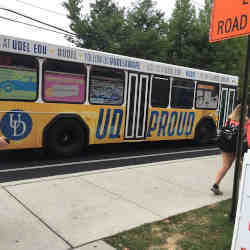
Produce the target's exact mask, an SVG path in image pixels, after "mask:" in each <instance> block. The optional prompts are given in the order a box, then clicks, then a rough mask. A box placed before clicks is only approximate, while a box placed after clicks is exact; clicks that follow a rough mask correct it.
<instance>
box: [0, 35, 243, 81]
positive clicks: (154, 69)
mask: <svg viewBox="0 0 250 250" xmlns="http://www.w3.org/2000/svg"><path fill="white" fill-rule="evenodd" d="M0 51H5V52H10V53H17V54H25V55H31V56H36V57H44V58H51V59H57V60H64V61H72V62H78V63H84V64H90V65H98V66H104V67H112V68H117V69H124V70H130V71H138V72H143V73H150V74H159V75H165V76H173V77H180V78H185V79H192V80H198V81H209V82H217V83H223V84H228V85H235V86H237V85H238V80H239V78H238V77H237V76H232V75H226V74H220V73H215V72H210V71H204V70H199V69H194V68H188V67H182V66H177V65H172V64H166V63H161V62H155V61H150V60H144V59H138V58H133V57H127V56H122V55H116V54H112V53H107V52H101V51H95V50H89V49H82V48H77V47H66V46H61V45H55V44H48V43H45V42H39V41H33V40H28V39H22V38H17V37H11V36H5V35H1V34H0Z"/></svg>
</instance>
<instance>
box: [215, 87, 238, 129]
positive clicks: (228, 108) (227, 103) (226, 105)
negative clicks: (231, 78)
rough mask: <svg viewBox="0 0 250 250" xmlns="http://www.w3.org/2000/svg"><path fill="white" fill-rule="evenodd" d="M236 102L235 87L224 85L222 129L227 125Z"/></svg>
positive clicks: (220, 114) (220, 109)
mask: <svg viewBox="0 0 250 250" xmlns="http://www.w3.org/2000/svg"><path fill="white" fill-rule="evenodd" d="M234 104H235V89H233V88H226V87H222V88H221V95H220V107H219V126H218V128H219V129H221V128H222V127H223V126H224V125H225V122H226V120H227V117H228V115H229V114H231V113H232V111H233V108H234Z"/></svg>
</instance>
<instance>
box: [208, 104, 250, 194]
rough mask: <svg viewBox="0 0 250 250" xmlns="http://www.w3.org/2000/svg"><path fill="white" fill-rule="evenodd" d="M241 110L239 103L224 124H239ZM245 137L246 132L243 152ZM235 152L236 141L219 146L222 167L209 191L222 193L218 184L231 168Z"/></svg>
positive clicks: (245, 145) (244, 146)
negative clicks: (228, 145)
mask: <svg viewBox="0 0 250 250" xmlns="http://www.w3.org/2000/svg"><path fill="white" fill-rule="evenodd" d="M240 111H241V104H238V105H237V106H236V108H235V109H234V110H233V112H232V113H231V114H230V115H229V116H228V119H227V122H226V124H228V123H229V125H230V126H239V122H240V113H241V112H240ZM246 113H247V108H246ZM244 117H245V119H244V124H245V123H246V121H247V119H248V117H247V116H246V115H245V116H244ZM247 148H248V146H247V138H246V133H245V132H244V142H243V149H242V151H243V152H245V151H246V150H247ZM235 152H236V143H234V144H233V145H232V146H231V147H229V148H223V147H222V148H221V157H222V167H221V168H220V169H219V170H218V172H217V175H216V178H215V183H214V185H213V186H212V188H211V191H212V192H213V193H214V194H215V195H222V194H223V193H222V192H221V190H220V188H219V185H220V182H221V180H222V179H223V177H224V176H225V175H226V173H227V171H228V170H229V169H230V168H231V166H232V164H233V162H234V160H235Z"/></svg>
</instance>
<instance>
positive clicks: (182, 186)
mask: <svg viewBox="0 0 250 250" xmlns="http://www.w3.org/2000/svg"><path fill="white" fill-rule="evenodd" d="M156 177H157V178H159V179H160V180H162V181H164V182H166V183H169V184H172V185H175V186H179V188H181V189H184V190H186V189H187V188H188V189H189V190H190V191H191V192H193V193H196V194H197V193H198V194H207V192H205V191H204V192H203V191H198V190H196V189H193V188H192V187H191V188H190V187H188V186H184V185H182V184H179V183H175V182H172V181H171V180H170V179H165V178H163V177H160V176H156ZM208 190H209V187H208ZM209 191H210V190H209Z"/></svg>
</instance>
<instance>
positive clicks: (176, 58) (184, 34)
mask: <svg viewBox="0 0 250 250" xmlns="http://www.w3.org/2000/svg"><path fill="white" fill-rule="evenodd" d="M198 36H199V32H198V30H197V19H196V11H195V7H194V6H193V5H192V4H191V1H190V0H176V3H175V8H174V10H173V13H172V16H171V18H170V20H169V30H168V35H167V37H168V58H169V63H173V64H177V65H183V66H188V67H195V66H196V63H197V60H196V59H195V58H194V57H195V56H196V55H197V53H196V52H197V49H196V46H197V45H198V42H197V41H198V40H199V39H198Z"/></svg>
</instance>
